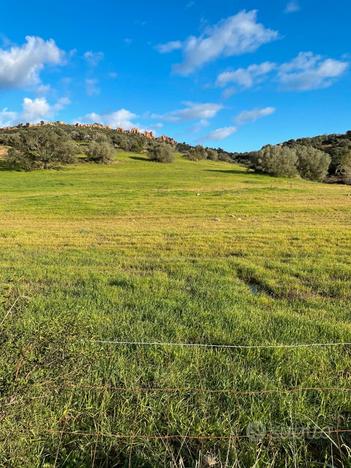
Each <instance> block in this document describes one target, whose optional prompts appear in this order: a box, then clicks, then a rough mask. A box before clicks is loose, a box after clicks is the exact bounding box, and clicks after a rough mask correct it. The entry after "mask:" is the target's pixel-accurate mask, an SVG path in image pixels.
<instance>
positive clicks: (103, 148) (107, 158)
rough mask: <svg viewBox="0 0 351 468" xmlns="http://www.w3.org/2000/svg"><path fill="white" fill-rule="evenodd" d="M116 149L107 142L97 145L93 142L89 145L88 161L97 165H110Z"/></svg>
mask: <svg viewBox="0 0 351 468" xmlns="http://www.w3.org/2000/svg"><path fill="white" fill-rule="evenodd" d="M114 154H115V152H114V148H113V146H112V145H110V144H109V143H107V142H102V143H97V142H96V141H93V142H92V143H90V144H89V147H88V151H87V159H88V161H90V162H94V163H96V164H110V163H111V162H112V160H113V156H114Z"/></svg>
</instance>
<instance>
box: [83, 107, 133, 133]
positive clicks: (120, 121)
mask: <svg viewBox="0 0 351 468" xmlns="http://www.w3.org/2000/svg"><path fill="white" fill-rule="evenodd" d="M136 117H137V115H136V114H133V112H130V111H129V110H127V109H119V110H117V111H115V112H111V113H110V114H97V113H96V112H92V113H90V114H87V115H86V116H85V117H83V118H82V119H80V120H82V121H86V122H88V123H95V122H96V123H100V124H103V125H108V126H110V127H114V128H118V127H120V128H123V129H124V130H130V129H131V128H133V127H138V124H136V123H135V122H134V119H135V118H136Z"/></svg>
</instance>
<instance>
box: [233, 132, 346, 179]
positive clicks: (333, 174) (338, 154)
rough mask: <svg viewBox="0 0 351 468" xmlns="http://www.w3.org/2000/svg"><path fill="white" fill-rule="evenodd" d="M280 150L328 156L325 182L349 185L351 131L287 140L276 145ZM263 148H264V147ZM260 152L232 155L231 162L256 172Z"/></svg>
mask: <svg viewBox="0 0 351 468" xmlns="http://www.w3.org/2000/svg"><path fill="white" fill-rule="evenodd" d="M277 146H279V147H281V148H282V149H284V148H287V149H292V150H293V151H294V150H295V151H298V150H299V149H300V148H307V149H309V150H310V149H311V148H312V149H314V150H318V151H321V152H322V153H324V154H325V155H327V156H329V158H330V164H329V168H328V171H327V177H326V182H330V183H335V182H337V183H347V184H351V131H349V132H346V133H345V134H330V135H319V136H316V137H311V138H299V139H297V140H289V141H286V142H283V143H281V144H280V145H277ZM264 148H265V147H264ZM261 154H262V150H261V151H252V152H248V153H233V154H232V155H231V158H232V160H234V161H235V162H237V163H240V164H244V165H245V166H247V167H249V168H251V169H254V170H258V169H260V168H259V165H258V164H257V158H259V157H261Z"/></svg>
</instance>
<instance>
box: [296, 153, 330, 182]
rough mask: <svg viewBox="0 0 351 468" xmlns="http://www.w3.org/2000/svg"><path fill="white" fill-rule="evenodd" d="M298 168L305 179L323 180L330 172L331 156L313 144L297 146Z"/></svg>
mask: <svg viewBox="0 0 351 468" xmlns="http://www.w3.org/2000/svg"><path fill="white" fill-rule="evenodd" d="M295 151H296V154H297V157H298V162H297V168H298V171H299V174H300V176H301V177H302V178H303V179H309V180H316V181H322V180H324V179H325V177H326V176H327V174H328V169H329V166H330V161H331V157H330V156H329V155H328V154H327V153H324V152H323V151H320V150H318V149H316V148H313V147H312V146H295Z"/></svg>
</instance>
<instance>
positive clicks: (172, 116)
mask: <svg viewBox="0 0 351 468" xmlns="http://www.w3.org/2000/svg"><path fill="white" fill-rule="evenodd" d="M221 109H223V106H222V105H221V104H215V103H210V102H208V103H194V102H186V103H185V107H184V108H183V109H179V110H176V111H173V112H169V113H168V114H164V115H163V116H159V115H157V116H154V117H156V118H161V119H163V120H167V121H169V122H181V121H186V120H202V121H204V120H208V119H212V118H213V117H215V116H216V115H217V114H218V112H219V111H220V110H221Z"/></svg>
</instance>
